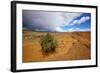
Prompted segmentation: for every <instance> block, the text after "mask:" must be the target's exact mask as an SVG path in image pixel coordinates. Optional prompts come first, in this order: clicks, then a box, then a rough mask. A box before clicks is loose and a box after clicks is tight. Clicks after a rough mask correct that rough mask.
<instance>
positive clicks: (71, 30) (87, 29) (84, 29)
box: [67, 28, 90, 32]
mask: <svg viewBox="0 0 100 73" xmlns="http://www.w3.org/2000/svg"><path fill="white" fill-rule="evenodd" d="M67 31H68V32H74V31H90V28H83V29H82V28H69V29H68V30H67Z"/></svg>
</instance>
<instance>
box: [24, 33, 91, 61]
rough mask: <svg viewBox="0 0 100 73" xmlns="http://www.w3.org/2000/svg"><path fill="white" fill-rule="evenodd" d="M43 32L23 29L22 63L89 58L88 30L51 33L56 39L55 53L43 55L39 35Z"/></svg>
mask: <svg viewBox="0 0 100 73" xmlns="http://www.w3.org/2000/svg"><path fill="white" fill-rule="evenodd" d="M45 34H46V33H45V32H31V31H23V57H22V58H23V59H22V61H23V62H24V63H28V62H41V61H61V60H85V59H90V58H91V47H90V46H91V44H90V43H91V40H90V32H64V33H51V34H52V35H53V36H54V38H55V39H57V41H58V47H57V48H56V52H55V53H51V54H49V55H43V54H42V52H41V45H40V43H39V42H40V37H39V36H40V35H45Z"/></svg>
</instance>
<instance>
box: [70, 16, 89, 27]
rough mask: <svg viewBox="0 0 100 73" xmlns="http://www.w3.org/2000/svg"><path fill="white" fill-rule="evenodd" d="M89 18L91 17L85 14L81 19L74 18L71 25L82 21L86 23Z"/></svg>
mask: <svg viewBox="0 0 100 73" xmlns="http://www.w3.org/2000/svg"><path fill="white" fill-rule="evenodd" d="M89 19H90V17H89V16H83V17H81V18H80V19H79V20H74V21H73V22H72V23H71V24H70V25H80V24H81V23H84V22H86V21H87V20H89Z"/></svg>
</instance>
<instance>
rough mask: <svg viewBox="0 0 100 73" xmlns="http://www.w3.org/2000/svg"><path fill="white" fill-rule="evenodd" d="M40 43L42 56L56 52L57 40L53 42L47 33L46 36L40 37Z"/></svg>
mask: <svg viewBox="0 0 100 73" xmlns="http://www.w3.org/2000/svg"><path fill="white" fill-rule="evenodd" d="M40 43H41V47H42V52H43V53H44V54H48V53H51V52H55V51H56V47H57V40H55V39H54V37H53V36H52V35H51V34H50V33H47V34H46V35H42V36H41V38H40Z"/></svg>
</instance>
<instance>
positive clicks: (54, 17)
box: [23, 10, 88, 32]
mask: <svg viewBox="0 0 100 73" xmlns="http://www.w3.org/2000/svg"><path fill="white" fill-rule="evenodd" d="M80 15H82V13H71V12H50V11H49V12H48V11H34V10H23V27H25V28H28V29H32V30H36V31H39V30H40V31H60V32H62V31H64V30H63V29H62V28H61V27H64V26H68V25H70V24H69V23H70V22H71V21H72V20H73V19H75V18H77V17H79V16H80ZM87 19H88V18H87ZM81 21H83V19H82V20H81Z"/></svg>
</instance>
